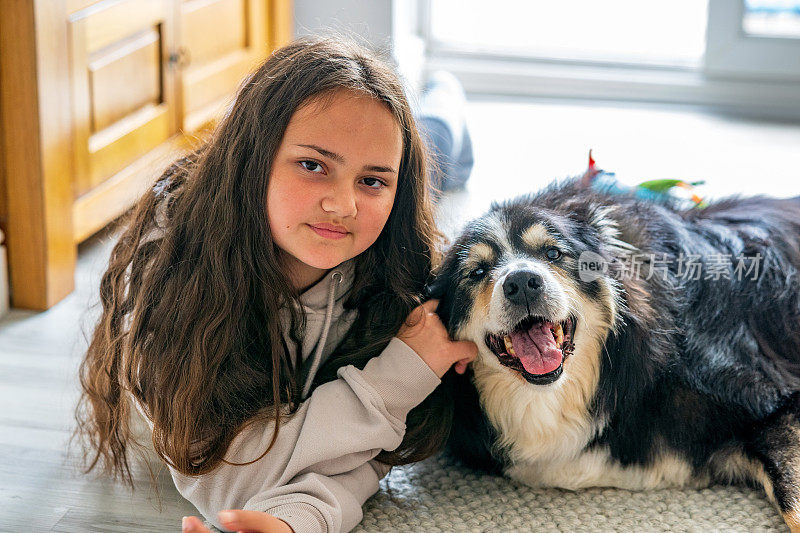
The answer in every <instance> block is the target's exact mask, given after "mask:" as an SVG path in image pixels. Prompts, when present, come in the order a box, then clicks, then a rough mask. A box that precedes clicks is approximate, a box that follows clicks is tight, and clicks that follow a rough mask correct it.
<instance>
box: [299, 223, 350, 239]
mask: <svg viewBox="0 0 800 533" xmlns="http://www.w3.org/2000/svg"><path fill="white" fill-rule="evenodd" d="M308 227H309V228H311V229H312V230H313V231H314V232H315V233H316V234H317V235H319V236H321V237H325V238H326V239H342V238H344V237H346V236H347V235H348V234H349V233H348V232H342V231H333V230H329V229H325V228H320V227H317V226H312V225H311V224H309V225H308Z"/></svg>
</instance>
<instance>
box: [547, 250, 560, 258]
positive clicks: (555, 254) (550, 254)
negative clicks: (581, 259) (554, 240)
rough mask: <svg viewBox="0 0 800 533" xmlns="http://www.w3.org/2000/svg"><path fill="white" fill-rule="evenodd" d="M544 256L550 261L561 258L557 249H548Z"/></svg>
mask: <svg viewBox="0 0 800 533" xmlns="http://www.w3.org/2000/svg"><path fill="white" fill-rule="evenodd" d="M546 255H547V258H548V259H549V260H550V261H555V260H556V259H559V258H560V257H561V250H559V249H558V248H548V249H547V252H546Z"/></svg>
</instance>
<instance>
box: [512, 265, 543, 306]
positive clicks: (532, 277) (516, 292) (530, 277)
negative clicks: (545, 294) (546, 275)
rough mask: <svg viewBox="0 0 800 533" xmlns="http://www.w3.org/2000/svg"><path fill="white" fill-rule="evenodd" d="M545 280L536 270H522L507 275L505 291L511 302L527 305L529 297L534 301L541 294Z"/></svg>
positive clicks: (529, 300)
mask: <svg viewBox="0 0 800 533" xmlns="http://www.w3.org/2000/svg"><path fill="white" fill-rule="evenodd" d="M543 285H544V280H543V279H542V276H541V275H539V274H537V273H536V272H531V271H529V270H520V271H517V272H514V273H512V274H509V275H508V276H506V280H505V281H504V282H503V292H504V293H505V295H506V298H508V299H509V300H510V301H511V303H514V304H520V305H525V299H526V297H527V299H528V302H529V303H533V302H534V301H535V300H536V299H537V298H538V297H539V295H540V294H541V292H542V287H543Z"/></svg>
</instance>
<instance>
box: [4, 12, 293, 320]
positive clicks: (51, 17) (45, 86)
mask: <svg viewBox="0 0 800 533" xmlns="http://www.w3.org/2000/svg"><path fill="white" fill-rule="evenodd" d="M0 7H2V10H0V88H2V92H0V125H2V131H1V132H0V133H2V135H1V136H0V163H2V164H1V165H0V169H2V173H0V227H1V228H2V229H3V230H5V232H6V235H7V245H8V254H9V266H10V268H9V270H10V277H11V290H12V305H13V306H15V307H26V308H33V309H45V308H47V307H49V306H51V305H53V304H54V303H56V302H57V301H58V300H60V299H61V298H63V297H64V296H66V295H67V294H68V293H69V292H71V291H72V289H73V287H74V281H73V276H74V268H75V258H76V246H77V244H78V243H80V242H81V241H83V240H85V239H86V238H87V237H88V236H90V235H91V234H93V233H95V232H96V231H97V230H99V229H101V228H102V227H103V226H105V225H106V224H108V222H110V221H111V220H113V219H114V218H116V217H117V216H119V215H120V214H122V213H123V212H124V211H125V210H126V209H128V207H130V205H131V204H132V203H133V202H134V201H135V199H136V198H137V197H138V196H139V195H140V194H141V193H142V192H143V191H144V190H145V188H146V187H147V186H148V185H149V184H150V183H152V181H153V180H154V179H155V177H156V175H154V173H155V171H156V170H157V169H158V168H160V167H161V166H163V165H164V164H165V163H166V162H167V161H168V160H169V159H170V158H171V157H172V156H173V155H174V154H175V151H176V150H175V149H176V147H179V146H181V145H182V144H183V143H184V141H185V135H187V134H189V135H191V134H193V133H194V132H197V131H198V130H200V129H202V128H204V127H205V126H207V125H208V124H210V123H212V122H213V121H214V120H215V119H216V118H218V117H219V116H221V113H223V112H224V111H225V109H226V107H227V105H228V104H229V103H230V101H231V98H232V96H233V94H234V92H235V90H236V88H237V86H238V84H239V83H240V81H241V80H242V78H243V77H244V76H245V75H246V74H247V73H248V72H249V71H250V70H251V69H252V68H254V67H255V66H256V65H257V64H258V62H260V61H261V60H263V59H264V58H265V57H266V55H267V54H268V53H269V52H271V50H273V49H274V48H276V47H278V46H280V45H282V44H284V43H285V42H287V41H288V40H289V38H290V36H291V27H292V20H291V9H292V6H291V2H290V0H34V1H31V2H29V1H24V2H23V1H18V0H0Z"/></svg>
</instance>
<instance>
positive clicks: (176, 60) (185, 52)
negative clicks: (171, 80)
mask: <svg viewBox="0 0 800 533" xmlns="http://www.w3.org/2000/svg"><path fill="white" fill-rule="evenodd" d="M167 59H168V60H169V63H170V65H173V66H176V67H178V68H181V69H184V68H186V67H188V66H189V64H190V63H191V62H192V54H190V53H189V49H188V48H186V47H185V46H181V47H180V48H178V49H177V50H176V51H174V52H172V53H171V54H169V56H168V57H167Z"/></svg>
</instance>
